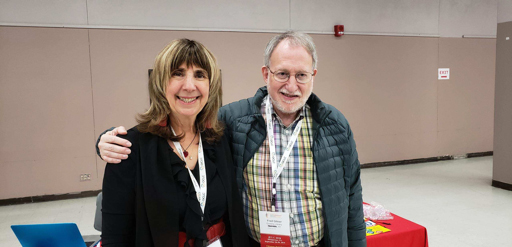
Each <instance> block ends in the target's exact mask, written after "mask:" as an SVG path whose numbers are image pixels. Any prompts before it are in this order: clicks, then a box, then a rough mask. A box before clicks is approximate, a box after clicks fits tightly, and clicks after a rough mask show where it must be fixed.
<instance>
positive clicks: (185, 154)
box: [183, 131, 197, 159]
mask: <svg viewBox="0 0 512 247" xmlns="http://www.w3.org/2000/svg"><path fill="white" fill-rule="evenodd" d="M196 136H197V131H196V134H195V135H194V138H193V139H192V141H191V142H190V144H188V146H187V148H185V150H183V155H184V156H185V159H186V158H187V157H188V151H187V149H188V148H189V147H190V145H192V143H193V142H194V140H195V139H196ZM190 159H192V156H190Z"/></svg>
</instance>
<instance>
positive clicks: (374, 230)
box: [366, 225, 391, 236]
mask: <svg viewBox="0 0 512 247" xmlns="http://www.w3.org/2000/svg"><path fill="white" fill-rule="evenodd" d="M390 231H391V230H390V229H388V228H386V227H383V226H380V225H374V226H367V227H366V236H372V235H377V234H381V233H385V232H390Z"/></svg>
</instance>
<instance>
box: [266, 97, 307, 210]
mask: <svg viewBox="0 0 512 247" xmlns="http://www.w3.org/2000/svg"><path fill="white" fill-rule="evenodd" d="M266 103H267V105H266V106H265V107H266V108H265V111H266V112H265V115H266V117H267V136H268V146H269V148H270V163H271V165H272V211H273V212H275V211H276V195H277V190H276V184H277V179H278V178H279V175H281V172H283V169H284V166H285V165H286V161H287V160H288V158H289V157H290V153H291V152H292V149H293V145H294V144H295V142H296V141H297V137H298V136H299V132H300V129H301V127H302V120H303V119H301V120H300V121H299V122H298V123H297V125H296V126H295V129H293V134H292V136H291V138H290V140H289V141H288V144H287V145H286V149H285V150H284V153H283V155H282V156H281V160H280V161H279V164H278V163H277V156H276V144H275V139H274V125H273V124H272V114H271V113H270V111H271V107H270V95H269V96H268V97H267V102H266Z"/></svg>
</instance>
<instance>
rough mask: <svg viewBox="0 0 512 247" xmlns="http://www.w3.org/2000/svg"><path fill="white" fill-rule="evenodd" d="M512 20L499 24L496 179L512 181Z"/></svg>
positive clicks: (494, 166) (506, 181)
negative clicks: (507, 38)
mask: <svg viewBox="0 0 512 247" xmlns="http://www.w3.org/2000/svg"><path fill="white" fill-rule="evenodd" d="M506 37H509V38H512V21H509V22H504V23H498V36H497V44H496V96H495V98H496V103H495V104H496V107H495V109H496V112H495V114H494V119H495V125H494V126H495V131H494V147H495V149H494V160H493V161H494V163H493V173H492V179H493V180H496V181H499V182H502V183H507V184H509V185H511V184H512V162H511V161H512V128H511V127H512V100H511V96H512V85H511V83H510V82H511V80H510V78H512V70H511V68H512V40H510V39H509V40H506Z"/></svg>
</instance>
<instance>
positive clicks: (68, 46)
mask: <svg viewBox="0 0 512 247" xmlns="http://www.w3.org/2000/svg"><path fill="white" fill-rule="evenodd" d="M87 32H88V31H87V30H83V29H55V28H15V27H0V140H1V141H0V167H1V172H0V188H2V189H1V191H0V199H1V198H12V197H23V196H30V195H43V194H59V193H66V192H70V191H86V190H90V189H92V188H97V185H98V183H97V181H95V180H93V181H89V182H82V183H80V182H79V178H80V177H79V176H80V173H91V174H93V175H95V174H96V161H95V155H94V139H95V137H94V131H93V130H94V122H93V108H92V107H93V105H92V95H91V77H90V67H89V45H88V38H87Z"/></svg>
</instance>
